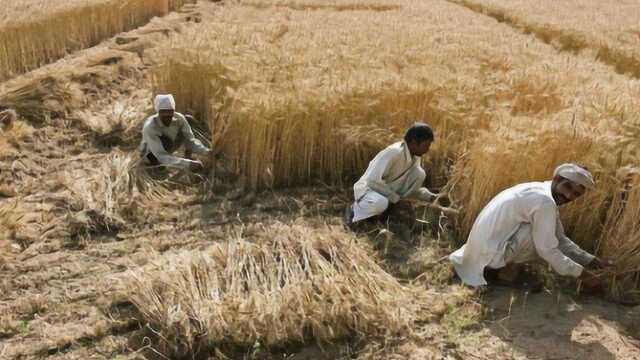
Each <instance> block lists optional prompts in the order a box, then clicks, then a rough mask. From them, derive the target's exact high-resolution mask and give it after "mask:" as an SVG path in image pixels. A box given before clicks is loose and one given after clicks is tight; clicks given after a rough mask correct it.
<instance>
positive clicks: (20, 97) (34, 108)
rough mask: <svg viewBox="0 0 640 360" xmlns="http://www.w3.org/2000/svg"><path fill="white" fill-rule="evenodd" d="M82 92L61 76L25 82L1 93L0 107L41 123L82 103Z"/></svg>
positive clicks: (33, 121)
mask: <svg viewBox="0 0 640 360" xmlns="http://www.w3.org/2000/svg"><path fill="white" fill-rule="evenodd" d="M82 95H83V94H82V91H81V90H80V89H79V88H78V87H77V86H75V85H74V84H71V83H69V82H68V79H67V78H66V77H65V76H64V75H63V74H56V75H47V76H43V77H40V78H37V79H26V80H24V81H20V82H17V83H15V84H13V86H12V87H11V88H8V89H4V91H3V92H2V93H0V108H10V109H14V110H15V111H17V112H18V113H19V114H20V116H21V117H23V118H25V119H27V120H29V121H31V122H32V123H35V124H42V123H44V122H45V121H47V119H50V118H53V117H63V116H65V115H66V114H68V113H69V111H70V110H71V109H73V108H74V107H77V104H78V103H80V102H81V99H82Z"/></svg>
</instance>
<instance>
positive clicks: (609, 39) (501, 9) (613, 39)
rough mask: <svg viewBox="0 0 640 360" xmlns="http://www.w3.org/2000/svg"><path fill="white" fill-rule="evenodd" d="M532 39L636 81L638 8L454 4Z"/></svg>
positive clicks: (467, 0)
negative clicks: (591, 59)
mask: <svg viewBox="0 0 640 360" xmlns="http://www.w3.org/2000/svg"><path fill="white" fill-rule="evenodd" d="M453 2H455V3H459V4H463V5H465V6H467V7H469V8H471V9H474V10H476V11H479V12H482V13H486V14H489V15H490V16H492V17H494V18H496V19H498V20H499V21H506V22H508V23H510V24H512V25H513V26H514V27H516V28H518V29H520V30H521V31H523V32H526V33H532V34H535V35H536V36H537V37H538V38H540V39H542V40H543V41H545V42H547V43H550V44H552V45H553V46H554V47H556V48H558V49H561V50H563V51H564V50H567V51H580V52H585V53H588V54H589V55H590V56H593V57H594V58H595V59H596V60H598V61H602V62H604V63H607V64H609V65H611V66H613V67H614V68H615V69H616V71H618V72H621V73H628V74H631V75H632V76H634V77H636V78H638V77H639V76H640V62H639V61H638V58H639V56H640V52H638V45H640V26H639V25H638V24H639V22H638V20H639V19H640V5H639V4H638V3H637V2H635V1H617V0H611V1H588V0H572V1H536V2H530V1H520V0H516V1H504V0H488V1H477V0H453Z"/></svg>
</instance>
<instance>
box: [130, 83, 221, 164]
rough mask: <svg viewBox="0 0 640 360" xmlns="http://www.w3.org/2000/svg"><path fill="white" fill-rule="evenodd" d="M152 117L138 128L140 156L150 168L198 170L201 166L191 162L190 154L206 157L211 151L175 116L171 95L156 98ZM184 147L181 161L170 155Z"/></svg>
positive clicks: (183, 117) (186, 122)
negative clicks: (139, 130) (140, 135)
mask: <svg viewBox="0 0 640 360" xmlns="http://www.w3.org/2000/svg"><path fill="white" fill-rule="evenodd" d="M154 107H155V110H156V112H157V113H156V114H155V115H152V116H150V117H149V118H147V120H146V121H145V122H144V127H143V128H142V142H141V144H140V152H141V155H142V158H143V160H144V162H145V163H146V164H147V165H151V166H158V165H162V166H166V167H173V168H178V169H185V170H187V169H188V170H191V171H200V170H202V167H203V166H202V162H200V161H198V160H192V159H191V155H192V153H197V154H202V155H209V154H210V152H211V150H209V149H208V148H207V147H206V146H204V145H203V144H202V143H201V142H200V140H198V139H196V138H195V137H194V136H193V131H192V130H191V126H190V125H189V122H188V121H187V119H186V118H185V116H184V115H182V114H181V113H179V112H176V111H175V109H176V103H175V100H174V99H173V96H172V95H158V96H156V98H155V100H154ZM182 145H184V147H185V154H184V157H178V156H174V155H172V154H173V153H174V152H175V151H176V150H177V149H178V148H179V147H180V146H182Z"/></svg>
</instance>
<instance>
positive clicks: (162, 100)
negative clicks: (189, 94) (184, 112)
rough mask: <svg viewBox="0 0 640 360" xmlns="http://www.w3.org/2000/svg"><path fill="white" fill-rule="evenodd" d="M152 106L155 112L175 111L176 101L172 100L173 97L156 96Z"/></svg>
mask: <svg viewBox="0 0 640 360" xmlns="http://www.w3.org/2000/svg"><path fill="white" fill-rule="evenodd" d="M153 105H154V106H155V108H156V112H159V111H160V110H175V109H176V101H175V100H174V99H173V95H171V94H167V95H157V96H156V98H155V100H154V101H153Z"/></svg>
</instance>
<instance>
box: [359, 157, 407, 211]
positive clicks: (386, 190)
mask: <svg viewBox="0 0 640 360" xmlns="http://www.w3.org/2000/svg"><path fill="white" fill-rule="evenodd" d="M395 155H396V154H395V153H394V151H393V150H392V149H390V148H386V149H384V150H382V151H381V152H379V153H378V155H376V157H375V158H373V160H371V164H370V165H369V166H370V167H371V171H370V172H369V174H368V176H367V178H366V182H367V186H368V187H369V188H370V189H371V190H373V191H375V192H377V193H379V194H380V195H382V196H384V197H386V198H387V199H389V201H390V202H391V203H393V204H395V203H397V202H398V201H400V195H398V194H397V193H396V192H395V191H393V190H392V189H391V187H390V186H389V185H388V184H386V183H385V182H384V181H382V176H383V175H384V173H385V171H386V170H387V167H388V166H389V164H390V163H391V162H392V161H393V159H394V157H395Z"/></svg>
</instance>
